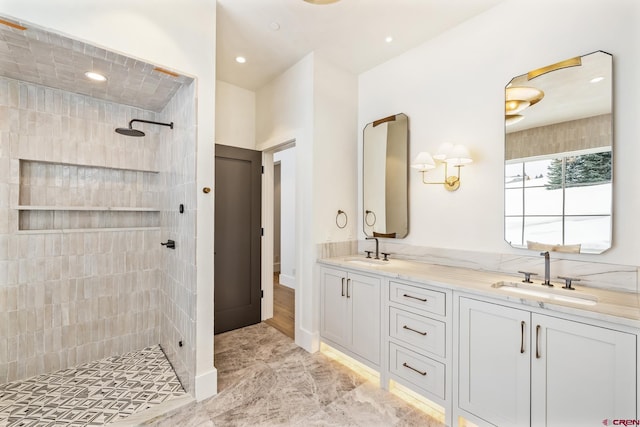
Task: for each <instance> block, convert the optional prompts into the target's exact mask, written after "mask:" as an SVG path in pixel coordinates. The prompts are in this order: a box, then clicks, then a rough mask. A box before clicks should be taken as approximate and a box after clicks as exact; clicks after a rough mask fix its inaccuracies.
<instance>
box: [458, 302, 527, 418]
mask: <svg viewBox="0 0 640 427" xmlns="http://www.w3.org/2000/svg"><path fill="white" fill-rule="evenodd" d="M459 315H460V336H459V349H458V358H459V367H458V369H459V371H458V376H459V377H458V385H459V396H458V405H459V406H460V408H461V409H463V410H465V411H468V412H470V413H472V414H474V415H475V416H477V417H479V418H481V419H483V420H485V421H487V422H488V423H491V424H494V425H496V426H510V427H513V426H528V425H529V421H530V420H529V414H530V404H529V398H530V378H529V372H530V363H531V362H530V349H529V348H528V347H529V346H528V344H529V318H530V313H529V312H527V311H522V310H516V309H513V308H509V307H504V306H501V305H497V304H490V303H487V302H482V301H476V300H472V299H467V298H460V313H459Z"/></svg>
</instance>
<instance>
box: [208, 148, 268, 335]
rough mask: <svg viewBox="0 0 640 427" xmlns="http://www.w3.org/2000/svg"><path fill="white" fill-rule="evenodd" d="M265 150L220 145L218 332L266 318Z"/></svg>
mask: <svg viewBox="0 0 640 427" xmlns="http://www.w3.org/2000/svg"><path fill="white" fill-rule="evenodd" d="M261 169H262V154H261V153H260V152H259V151H253V150H247V149H243V148H235V147H228V146H225V145H217V144H216V173H215V176H216V178H215V212H216V213H215V249H214V250H215V255H214V261H215V264H214V267H215V275H214V279H215V284H214V286H215V293H214V298H215V301H214V306H215V313H214V314H215V316H214V331H215V333H216V334H218V333H220V332H226V331H230V330H232V329H237V328H242V327H244V326H249V325H253V324H255V323H259V322H260V320H261V313H260V302H261V298H262V296H261V284H260V255H261V254H260V252H261V250H260V243H261V242H260V240H261V234H262V233H261V228H260V208H261V194H262V172H261Z"/></svg>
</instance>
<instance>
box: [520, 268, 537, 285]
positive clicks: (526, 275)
mask: <svg viewBox="0 0 640 427" xmlns="http://www.w3.org/2000/svg"><path fill="white" fill-rule="evenodd" d="M518 273H521V274H524V280H523V281H522V282H523V283H533V282H532V281H531V276H537V275H538V273H532V272H530V271H520V270H518Z"/></svg>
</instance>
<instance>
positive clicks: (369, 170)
mask: <svg viewBox="0 0 640 427" xmlns="http://www.w3.org/2000/svg"><path fill="white" fill-rule="evenodd" d="M408 144H409V118H408V117H407V116H406V114H396V115H393V116H389V117H385V118H382V119H379V120H376V121H375V122H371V123H369V124H368V125H366V126H365V128H364V131H363V150H362V153H363V162H362V206H363V212H362V217H363V228H364V234H366V235H367V236H373V237H386V238H391V239H400V238H403V237H406V235H407V234H408V233H409V214H408V206H409V202H408V200H409V199H408V181H407V174H408V170H409V161H408V157H409V146H408Z"/></svg>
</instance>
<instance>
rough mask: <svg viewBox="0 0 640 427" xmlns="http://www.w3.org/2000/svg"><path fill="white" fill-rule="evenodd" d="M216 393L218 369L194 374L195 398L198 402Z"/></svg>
mask: <svg viewBox="0 0 640 427" xmlns="http://www.w3.org/2000/svg"><path fill="white" fill-rule="evenodd" d="M217 393H218V370H217V369H216V368H213V369H212V370H210V371H209V372H205V373H204V374H201V375H198V376H196V396H195V398H196V400H197V401H198V402H200V401H202V400H204V399H207V398H209V397H211V396H215V395H216V394H217Z"/></svg>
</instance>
